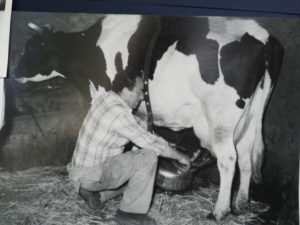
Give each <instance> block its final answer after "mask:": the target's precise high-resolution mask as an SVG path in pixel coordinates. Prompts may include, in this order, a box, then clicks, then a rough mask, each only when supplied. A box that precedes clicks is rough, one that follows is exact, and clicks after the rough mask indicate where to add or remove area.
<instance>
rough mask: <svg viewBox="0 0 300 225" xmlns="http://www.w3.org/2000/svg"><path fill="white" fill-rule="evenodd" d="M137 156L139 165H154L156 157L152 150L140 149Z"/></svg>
mask: <svg viewBox="0 0 300 225" xmlns="http://www.w3.org/2000/svg"><path fill="white" fill-rule="evenodd" d="M139 156H140V157H139V164H140V165H141V167H156V165H157V158H158V157H157V154H156V153H155V152H154V151H152V150H147V149H141V150H140V154H139Z"/></svg>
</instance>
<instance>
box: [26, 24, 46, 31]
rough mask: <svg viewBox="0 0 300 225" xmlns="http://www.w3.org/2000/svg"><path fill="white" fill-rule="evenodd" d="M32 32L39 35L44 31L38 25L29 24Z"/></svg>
mask: <svg viewBox="0 0 300 225" xmlns="http://www.w3.org/2000/svg"><path fill="white" fill-rule="evenodd" d="M27 26H28V27H29V28H30V29H31V30H33V31H35V32H38V33H42V31H43V29H42V28H41V27H39V26H38V25H36V24H34V23H28V25H27Z"/></svg>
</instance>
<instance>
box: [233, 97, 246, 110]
mask: <svg viewBox="0 0 300 225" xmlns="http://www.w3.org/2000/svg"><path fill="white" fill-rule="evenodd" d="M235 104H236V106H237V107H239V108H241V109H243V108H244V107H245V101H244V100H243V99H241V98H240V99H238V100H237V101H236V102H235Z"/></svg>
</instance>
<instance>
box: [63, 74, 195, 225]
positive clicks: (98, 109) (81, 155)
mask: <svg viewBox="0 0 300 225" xmlns="http://www.w3.org/2000/svg"><path fill="white" fill-rule="evenodd" d="M142 99H143V80H142V76H141V74H138V75H137V73H135V74H133V73H128V72H126V71H123V72H122V73H118V74H117V75H116V78H115V80H114V82H113V84H112V90H111V91H108V92H106V93H104V94H102V95H99V96H97V97H96V98H95V99H94V100H93V102H92V106H91V108H90V110H89V112H88V114H87V115H86V117H85V119H84V122H83V125H82V127H81V129H80V131H79V135H78V140H77V143H76V147H75V150H74V154H73V157H72V161H71V162H70V163H69V164H68V167H67V168H68V172H69V178H70V180H71V182H72V183H73V184H74V186H75V188H76V191H77V192H78V193H79V195H80V196H81V197H82V198H83V199H84V200H85V201H86V202H87V204H88V205H89V206H90V207H91V208H93V209H96V210H97V209H101V208H103V207H104V203H103V202H104V201H105V200H107V199H108V198H109V197H108V196H109V195H110V194H111V192H112V190H115V189H118V188H119V187H120V186H122V185H123V184H124V183H126V182H127V181H128V183H127V184H126V186H125V188H124V190H123V198H122V200H121V202H120V206H119V209H118V211H117V213H116V216H115V221H116V223H117V224H119V225H135V224H136V225H140V224H143V225H148V224H149V225H155V224H156V221H155V220H154V219H153V218H151V217H149V216H148V215H147V213H148V211H149V207H150V203H151V199H152V193H153V186H154V179H155V174H156V167H157V156H158V155H161V156H163V157H167V158H172V159H176V160H178V161H179V162H181V163H183V164H185V165H186V166H187V168H189V167H190V158H189V157H188V156H187V155H184V154H182V153H180V152H178V151H176V150H174V149H173V148H172V147H170V146H169V144H168V143H167V142H166V141H165V140H164V139H162V138H161V137H158V136H155V135H153V134H151V133H150V132H148V131H147V130H146V129H145V128H144V127H143V126H142V125H141V120H140V119H139V118H137V117H135V116H134V115H133V114H132V110H133V109H135V108H136V107H137V106H138V105H139V103H140V101H141V100H142ZM130 141H131V142H132V143H134V144H135V145H136V146H137V147H138V150H136V151H128V152H125V153H123V150H124V146H125V145H126V144H127V143H128V142H130ZM100 194H101V198H100ZM100 199H101V200H100Z"/></svg>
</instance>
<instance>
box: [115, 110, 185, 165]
mask: <svg viewBox="0 0 300 225" xmlns="http://www.w3.org/2000/svg"><path fill="white" fill-rule="evenodd" d="M114 125H115V127H114V129H115V130H116V131H117V132H118V133H119V134H121V135H122V136H124V137H126V138H128V139H129V140H130V141H132V142H133V143H134V144H136V145H137V146H139V147H141V148H144V149H150V150H153V151H155V152H157V154H158V155H161V156H163V157H166V158H171V159H175V160H178V161H179V162H180V163H183V164H185V165H187V168H189V167H190V158H189V156H187V155H185V154H183V153H181V152H179V151H177V150H175V149H174V148H172V147H171V146H170V145H169V144H168V142H167V141H165V140H164V139H163V138H161V137H158V136H156V135H153V134H151V133H150V132H148V131H147V130H146V129H145V128H143V127H142V126H141V125H139V124H138V122H137V121H136V119H135V118H134V116H133V115H132V114H129V113H127V112H124V113H122V114H121V115H120V116H119V117H118V119H117V120H116V121H115V122H114Z"/></svg>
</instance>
